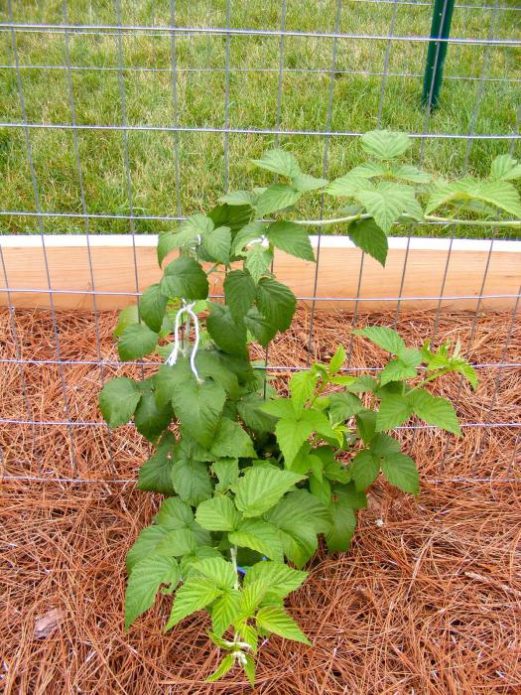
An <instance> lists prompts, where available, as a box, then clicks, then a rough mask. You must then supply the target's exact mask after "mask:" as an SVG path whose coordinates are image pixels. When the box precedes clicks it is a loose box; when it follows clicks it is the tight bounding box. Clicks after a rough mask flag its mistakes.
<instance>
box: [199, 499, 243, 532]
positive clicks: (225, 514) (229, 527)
mask: <svg viewBox="0 0 521 695" xmlns="http://www.w3.org/2000/svg"><path fill="white" fill-rule="evenodd" d="M195 518H196V520H197V523H198V524H199V525H200V526H202V527H203V528H205V529H208V531H233V530H234V529H235V528H236V527H237V525H238V523H239V521H240V519H241V515H240V513H239V512H238V511H237V509H236V508H235V505H234V504H233V502H232V500H231V499H230V498H229V497H224V496H221V495H220V496H218V497H211V498H210V499H209V500H205V501H204V502H201V504H200V505H199V506H198V507H197V511H196V513H195Z"/></svg>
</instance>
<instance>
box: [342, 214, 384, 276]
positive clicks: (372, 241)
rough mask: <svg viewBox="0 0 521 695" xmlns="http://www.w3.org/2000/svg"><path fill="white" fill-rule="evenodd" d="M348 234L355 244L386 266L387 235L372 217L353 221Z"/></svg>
mask: <svg viewBox="0 0 521 695" xmlns="http://www.w3.org/2000/svg"><path fill="white" fill-rule="evenodd" d="M348 234H349V238H350V239H351V241H352V242H353V244H355V246H358V248H359V249H362V251H365V252H366V253H368V254H369V255H370V256H371V257H372V258H374V259H375V260H377V261H378V263H380V265H382V266H385V261H386V260H387V252H388V250H389V243H388V241H387V235H386V234H385V232H384V231H382V230H381V229H380V227H379V226H378V225H377V224H376V222H375V221H374V220H373V219H372V218H369V219H367V220H355V221H354V222H351V224H350V225H349V231H348Z"/></svg>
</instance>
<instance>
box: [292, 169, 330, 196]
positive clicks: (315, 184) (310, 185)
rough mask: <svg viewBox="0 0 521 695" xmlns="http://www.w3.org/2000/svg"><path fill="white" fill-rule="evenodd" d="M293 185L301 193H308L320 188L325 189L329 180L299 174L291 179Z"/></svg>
mask: <svg viewBox="0 0 521 695" xmlns="http://www.w3.org/2000/svg"><path fill="white" fill-rule="evenodd" d="M291 183H292V184H293V186H294V187H295V188H296V189H297V191H300V192H301V193H307V192H308V191H316V190H317V189H319V188H324V186H325V185H327V183H328V180H327V179H318V178H316V177H315V176H310V175H309V174H301V173H299V174H297V175H296V176H293V177H292V179H291Z"/></svg>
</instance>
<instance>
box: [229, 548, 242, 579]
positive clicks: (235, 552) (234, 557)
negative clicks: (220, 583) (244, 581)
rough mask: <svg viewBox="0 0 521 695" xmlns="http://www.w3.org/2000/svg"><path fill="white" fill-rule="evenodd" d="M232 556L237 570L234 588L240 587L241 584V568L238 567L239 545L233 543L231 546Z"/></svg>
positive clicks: (234, 567) (235, 570)
mask: <svg viewBox="0 0 521 695" xmlns="http://www.w3.org/2000/svg"><path fill="white" fill-rule="evenodd" d="M230 558H231V561H232V565H233V570H234V572H235V584H234V585H233V588H234V589H240V588H241V584H240V581H239V570H238V568H237V546H235V545H232V547H231V548H230Z"/></svg>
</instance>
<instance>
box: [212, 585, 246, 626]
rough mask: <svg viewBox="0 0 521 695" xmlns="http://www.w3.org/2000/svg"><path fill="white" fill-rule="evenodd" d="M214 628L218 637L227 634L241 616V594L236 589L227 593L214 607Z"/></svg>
mask: <svg viewBox="0 0 521 695" xmlns="http://www.w3.org/2000/svg"><path fill="white" fill-rule="evenodd" d="M211 613H212V628H213V631H214V633H215V634H216V635H217V636H218V637H222V635H223V634H224V633H225V632H226V630H227V629H228V627H229V626H230V625H232V624H233V623H234V622H235V621H236V620H237V618H239V616H240V614H241V594H240V592H239V591H237V590H236V589H230V590H228V591H225V592H224V593H223V595H222V596H220V597H219V598H218V599H217V600H216V601H215V603H214V604H213V606H212V611H211Z"/></svg>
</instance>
